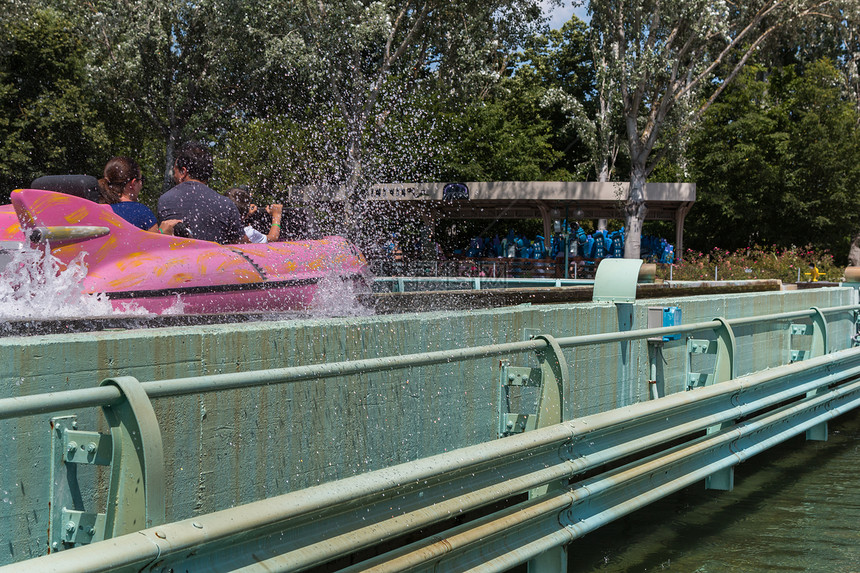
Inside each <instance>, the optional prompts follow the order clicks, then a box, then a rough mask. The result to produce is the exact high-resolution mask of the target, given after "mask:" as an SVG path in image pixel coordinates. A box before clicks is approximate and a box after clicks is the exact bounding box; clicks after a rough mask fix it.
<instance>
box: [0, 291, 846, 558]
mask: <svg viewBox="0 0 860 573" xmlns="http://www.w3.org/2000/svg"><path fill="white" fill-rule="evenodd" d="M857 309H858V307H857V306H853V305H851V306H842V307H833V308H828V309H823V310H818V309H811V310H808V311H795V312H789V313H782V314H776V315H767V316H760V317H751V318H743V319H734V320H723V319H720V320H715V321H710V322H702V323H697V324H690V325H683V326H674V327H666V328H654V329H644V330H637V331H627V332H615V333H605V334H597V335H589V336H575V337H567V338H558V339H554V338H552V337H550V336H542V337H539V338H535V339H533V340H529V341H524V342H516V343H507V344H499V345H489V346H482V347H474V348H466V349H455V350H447V351H438V352H429V353H422V354H414V355H406V356H396V357H387V358H376V359H367V360H358V361H352V362H341V363H334V364H319V365H313V366H301V367H292V368H283V369H275V370H267V371H262V372H247V373H236V374H220V375H214V376H204V377H197V378H179V379H172V380H161V381H155V382H145V383H139V382H137V381H136V380H134V379H132V378H123V379H122V380H119V381H114V382H112V383H109V384H108V385H105V386H101V387H99V388H93V389H83V390H71V391H65V392H57V393H50V394H43V395H38V396H29V397H18V398H7V399H3V400H0V419H6V418H12V417H18V416H24V415H33V414H37V413H47V412H54V411H59V410H69V409H74V408H80V407H96V406H101V407H104V408H106V409H110V410H111V411H112V412H113V414H112V418H109V419H111V426H112V428H113V431H114V432H116V433H117V434H119V435H121V434H123V433H125V434H126V435H128V436H132V437H138V436H139V439H138V441H137V442H134V440H132V442H128V443H127V442H123V441H122V440H119V438H118V437H117V438H115V439H114V448H116V447H117V444H120V450H124V451H125V452H126V454H128V453H129V452H132V454H133V456H134V452H136V456H134V457H135V458H136V460H134V463H133V464H132V465H133V466H135V467H133V468H132V471H131V473H130V474H129V476H130V479H132V480H134V479H139V480H140V481H141V482H142V483H143V484H144V488H143V490H144V491H145V495H144V496H143V497H142V498H139V499H138V502H137V505H135V507H133V508H131V509H128V511H129V512H131V513H132V514H134V515H136V516H137V520H136V522H137V523H138V524H140V525H143V524H144V520H141V519H140V517H141V516H142V517H144V518H145V520H146V522H147V523H148V525H151V526H150V527H147V528H146V529H143V528H142V527H140V526H138V528H139V529H142V530H141V531H137V532H135V533H131V534H129V530H128V528H127V527H126V526H123V527H116V528H114V529H113V530H110V529H107V530H106V531H105V533H104V535H103V537H105V538H106V541H104V542H100V543H93V544H90V545H83V546H81V547H77V548H75V549H74V551H59V552H55V553H52V554H51V555H47V556H45V557H40V558H37V559H35V560H29V561H25V562H21V563H17V564H12V565H9V566H6V567H3V568H0V571H4V572H5V571H12V570H24V569H26V570H40V571H54V570H55V571H90V570H93V568H94V567H95V566H96V565H95V564H98V568H99V570H104V571H126V570H135V571H137V570H167V569H169V568H171V567H180V566H181V568H183V569H184V568H191V569H206V570H225V571H226V570H235V569H238V568H244V569H243V570H260V571H263V570H265V571H271V570H289V571H299V570H303V569H307V568H309V567H313V566H315V565H320V564H323V563H326V562H328V561H331V560H333V559H336V558H338V557H341V556H344V555H348V554H350V553H352V552H354V551H357V550H359V549H362V548H365V547H367V546H369V545H373V544H377V543H380V542H384V541H390V540H391V539H394V538H397V537H399V536H402V535H404V534H406V533H409V532H415V531H417V530H418V529H420V528H425V527H429V526H433V525H434V524H440V523H443V522H445V521H446V520H449V519H450V518H451V517H452V516H454V515H460V514H462V513H463V512H466V511H469V510H472V509H478V508H484V507H487V506H488V505H490V504H492V503H495V502H498V501H501V500H504V499H510V498H512V497H515V496H517V495H520V494H525V493H526V492H531V496H530V498H529V499H528V500H526V501H522V502H521V503H517V504H515V505H512V506H510V507H508V508H505V509H503V510H500V511H495V512H493V513H491V514H489V515H487V516H484V517H481V518H479V519H476V520H472V521H469V522H467V523H464V524H462V525H458V526H455V527H452V528H450V529H447V530H445V531H444V532H441V533H438V534H436V535H431V536H429V537H426V538H424V539H421V540H420V541H417V542H414V543H411V544H406V545H404V546H403V547H400V548H399V549H395V550H393V551H391V552H388V553H386V554H384V555H381V556H378V557H374V558H371V559H370V560H368V561H366V562H362V563H361V564H360V565H357V566H356V567H355V568H353V569H355V570H357V569H358V568H359V567H360V568H362V569H363V568H365V567H371V566H373V567H378V568H379V570H412V569H416V568H417V569H422V568H426V567H428V566H429V565H431V564H437V565H439V567H440V568H441V569H442V570H462V569H465V568H468V567H474V568H476V570H486V571H501V570H504V569H506V568H509V567H511V566H513V565H515V564H518V563H522V562H525V561H527V560H530V559H537V560H541V559H542V560H543V561H540V566H541V567H542V568H545V569H546V570H561V569H560V566H561V565H560V564H561V559H562V557H563V553H560V552H559V551H558V548H560V547H562V546H563V545H564V544H565V543H567V542H569V541H571V540H572V539H575V538H576V537H579V536H581V535H583V534H584V533H586V532H588V531H591V530H593V529H595V528H596V527H599V526H600V525H602V524H603V523H606V522H608V521H610V520H612V519H615V518H617V517H620V516H621V515H624V514H625V513H628V512H630V511H633V510H634V509H636V508H638V507H641V506H643V505H645V504H647V503H650V501H653V500H655V499H658V498H659V497H663V496H665V495H668V494H669V493H672V492H674V491H677V490H678V489H680V488H682V487H685V486H686V485H689V484H690V483H693V482H695V481H698V480H700V479H702V478H705V477H707V476H713V475H719V472H724V471H725V470H727V469H730V468H731V467H732V466H734V465H735V464H737V463H738V462H740V461H742V459H744V458H745V457H747V456H750V455H754V454H755V453H757V452H758V451H761V450H762V449H765V448H767V447H770V446H772V445H774V444H776V443H778V442H780V441H783V440H785V439H787V438H788V437H791V436H793V435H796V434H797V433H800V432H803V431H807V432H808V437H809V438H810V439H821V438H824V437H826V425H824V424H825V423H826V421H827V420H828V419H830V418H832V417H835V416H836V415H838V414H840V413H842V412H843V411H847V410H849V409H852V408H855V407H857V406H858V405H860V382H857V381H856V380H854V379H855V378H857V377H860V348H852V349H850V350H843V351H839V352H835V353H832V354H828V355H824V356H817V357H813V358H809V359H807V360H805V361H804V362H799V363H795V364H791V365H788V366H783V367H780V368H774V369H771V370H767V371H764V372H760V373H756V374H752V375H749V376H745V377H742V378H737V379H734V380H730V381H726V382H724V383H720V384H713V385H708V386H704V387H700V388H696V389H694V390H691V391H689V392H684V393H678V394H673V395H670V396H667V397H664V398H661V399H659V400H653V401H649V402H644V403H640V404H636V405H633V406H629V407H626V408H622V409H620V410H615V411H611V412H606V413H602V414H597V415H594V416H588V417H585V418H581V419H578V420H574V421H568V422H561V419H560V417H561V412H562V403H563V400H564V398H565V396H566V395H567V394H566V392H567V388H568V386H569V383H568V382H567V380H566V376H567V374H566V372H565V371H566V367H564V364H563V356H561V355H560V350H561V349H563V348H574V347H578V346H584V345H588V344H602V343H610V342H622V341H627V340H635V339H643V338H654V337H662V336H667V335H675V334H686V333H692V332H696V331H701V330H716V331H717V332H718V333H719V332H720V331H722V332H728V333H729V334H731V329H732V327H733V326H741V325H750V324H754V323H759V322H770V321H778V322H784V321H791V320H796V319H803V318H806V319H811V320H812V322H811V326H812V328H813V329H815V328H822V327H823V328H824V330H825V331H826V320H824V316H825V315H828V314H833V313H840V312H856V311H857ZM818 340H819V342H820V341H822V340H826V337H824V335H823V334H821V333H819V338H818ZM733 341H734V338H733V336H717V339H716V342H715V344H716V345H717V346H719V345H720V344H723V345H732V344H733ZM819 346H820V347H821V348H822V349H823V348H826V342H824V343H823V346H822V345H820V344H819ZM529 351H536V352H539V353H540V354H539V359H540V362H541V365H542V370H543V372H544V374H545V376H546V379H545V380H544V384H543V385H542V395H541V405H542V406H541V407H539V412H538V417H539V418H540V420H539V422H538V423H537V425H536V426H537V427H538V429H535V430H533V431H530V432H526V433H521V434H517V435H512V436H510V437H507V438H504V439H501V440H496V441H492V442H488V443H484V444H479V445H476V446H472V447H469V448H463V449H460V450H456V451H453V452H449V453H445V454H441V455H438V456H433V457H430V458H425V459H421V460H416V461H414V462H410V463H406V464H401V465H398V466H394V467H391V468H387V469H383V470H378V471H375V472H370V473H367V474H363V475H359V476H355V477H352V478H347V479H345V480H340V481H337V482H331V483H327V484H324V485H321V486H317V487H312V488H308V489H305V490H301V491H298V492H293V493H289V494H285V495H281V496H278V497H275V498H271V499H267V500H262V501H259V502H254V503H251V504H248V505H245V506H241V507H237V508H232V509H228V510H224V511H220V512H216V513H213V514H209V515H203V516H198V517H196V518H193V519H189V520H183V521H179V522H175V523H171V524H159V522H158V515H159V509H158V507H157V504H158V502H159V500H158V499H157V497H158V491H159V489H160V487H163V483H159V482H160V481H161V480H163V475H161V472H163V468H158V467H154V466H157V465H158V464H159V461H158V460H157V459H153V457H157V456H154V455H153V454H152V452H153V448H155V449H156V450H157V449H158V448H160V434H157V432H158V430H157V421H153V420H154V417H149V414H148V410H147V408H146V406H148V401H147V402H146V404H145V405H144V406H141V400H142V399H145V397H146V396H148V397H149V398H150V399H153V398H159V397H165V396H179V395H184V394H196V393H204V392H213V391H219V390H225V389H235V388H246V387H252V386H261V385H265V384H273V383H294V382H300V381H303V380H312V379H313V380H315V379H319V378H326V377H333V376H346V375H350V374H357V373H367V372H373V371H381V370H390V369H398V368H409V367H415V366H422V365H429V364H439V363H442V362H449V361H452V360H465V359H473V358H482V357H490V356H500V355H504V354H512V353H518V352H529ZM716 354H717V357H718V361H717V362H718V363H719V361H720V360H723V361H729V363H730V364H729V367H728V368H723V371H724V374H723V375H725V373H726V372H729V373H731V372H733V371H734V370H733V366H732V365H731V362H732V361H733V356H734V352H733V351H732V350H729V349H725V350H724V351H723V352H717V353H716ZM719 368H720V366H719V364H717V365H716V366H715V371H716V370H718V369H719ZM714 380H716V378H714ZM149 409H150V410H151V406H149ZM739 420H740V421H739ZM558 422H561V423H558ZM153 424H155V432H156V434H157V435H156V436H154V437H153V436H151V435H150V436H149V437H145V436H142V435H141V434H145V433H147V431H148V432H149V433H150V434H151V433H152V429H153V428H152V425H153ZM541 426H547V427H541ZM703 431H704V432H706V433H705V434H704V435H701V434H702V432H703ZM135 439H137V438H135ZM117 440H119V441H117ZM678 440H683V441H682V443H680V445H674V446H671V447H670V446H668V444H670V443H676V442H677V441H678ZM124 443H125V444H126V445H125V446H122V444H124ZM129 443H131V445H128V444H129ZM655 448H656V449H657V450H658V451H657V452H656V453H651V454H650V455H648V456H645V457H641V456H642V455H643V454H642V452H645V451H646V450H653V449H655ZM93 455H95V454H94V453H93ZM637 455H638V456H640V459H637V460H635V461H633V462H630V463H626V464H625V465H623V466H620V467H615V468H612V469H609V470H608V471H603V472H602V473H599V474H596V475H586V479H580V481H571V482H570V483H568V480H577V479H578V478H577V476H582V475H583V474H584V473H586V472H594V471H596V469H597V468H600V467H602V466H605V465H606V464H610V465H611V464H613V463H615V464H617V463H619V460H622V459H627V458H629V457H630V456H637ZM117 465H118V466H123V468H124V469H127V467H126V466H127V462H119V461H118V462H117ZM112 473H113V474H122V473H123V472H122V471H120V468H118V467H113V468H112ZM113 479H114V478H113V477H112V478H111V480H112V482H111V488H110V491H111V494H112V498H111V500H110V501H109V512H110V505H111V504H114V505H118V504H121V501H122V498H121V496H122V495H124V490H123V487H121V486H118V487H116V488H115V487H114V482H113ZM117 479H118V480H122V479H126V480H128V479H129V477H126V478H122V477H117ZM118 483H120V484H121V483H123V482H122V481H120V482H118ZM125 483H129V482H128V481H126V482H125ZM716 485H717V487H723V488H725V489H730V487H731V476H730V475H729V477H728V479H725V478H724V479H721V480H717V483H716ZM160 501H161V504H162V507H161V511H162V512H163V500H160ZM135 512H136V513H135ZM120 513H121V512H120ZM115 514H116V512H115ZM162 515H163V513H162ZM162 519H163V517H162ZM114 521H117V520H116V519H114ZM120 521H121V520H120ZM126 521H127V520H126ZM132 521H134V520H132ZM99 538H100V537H99ZM479 541H480V542H479ZM553 550H554V551H553ZM547 561H551V562H552V563H547ZM538 562H539V561H535V563H538ZM34 568H35V569H34Z"/></svg>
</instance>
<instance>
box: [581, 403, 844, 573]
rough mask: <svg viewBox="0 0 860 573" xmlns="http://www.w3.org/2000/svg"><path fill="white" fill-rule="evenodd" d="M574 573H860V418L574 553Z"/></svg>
mask: <svg viewBox="0 0 860 573" xmlns="http://www.w3.org/2000/svg"><path fill="white" fill-rule="evenodd" d="M569 556H570V561H569V567H568V572H569V573H584V572H593V571H600V572H639V571H677V572H696V573H723V572H738V573H740V572H744V573H757V572H762V573H763V572H768V573H771V572H780V571H816V572H817V571H822V572H830V571H833V572H840V573H842V572H844V573H860V408H858V409H855V410H854V411H853V412H849V413H848V414H846V415H843V416H842V417H840V418H837V419H836V420H833V421H831V422H830V436H829V440H828V441H827V442H807V441H806V440H805V439H804V437H803V435H801V436H798V437H796V438H793V439H791V440H789V441H787V442H785V443H783V444H781V445H779V446H777V447H776V448H772V449H770V450H768V451H767V452H764V453H762V454H759V455H758V456H756V457H754V458H752V459H750V460H748V461H747V462H745V463H743V464H741V465H740V466H737V467H736V468H735V489H734V490H733V491H731V492H721V491H706V490H705V489H704V485H703V483H701V482H700V483H698V484H695V485H693V486H690V487H688V488H686V489H684V490H681V491H680V492H678V493H676V494H674V495H671V496H669V497H667V498H664V499H663V500H661V501H659V502H657V503H656V504H652V505H651V506H648V507H646V508H644V509H642V510H639V511H637V512H635V513H633V514H631V515H629V516H627V517H624V518H621V519H620V520H618V521H616V522H614V523H612V524H609V525H607V526H605V527H603V528H601V529H599V530H598V531H596V532H593V533H590V534H588V535H586V536H585V537H583V538H582V539H579V540H577V541H576V542H574V543H573V544H571V546H570V548H569Z"/></svg>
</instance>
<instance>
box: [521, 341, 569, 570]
mask: <svg viewBox="0 0 860 573" xmlns="http://www.w3.org/2000/svg"><path fill="white" fill-rule="evenodd" d="M535 339H538V340H544V341H546V347H545V348H541V349H539V350H537V351H535V352H536V354H537V357H538V362H539V363H540V369H541V380H542V384H541V393H540V400H539V402H538V412H537V424H536V425H537V428H546V427H549V426H552V425H555V424H560V423H561V422H563V421H564V418H565V416H564V401H565V399H567V398H568V397H569V396H570V380H569V377H568V369H567V361H566V360H565V359H564V354H562V350H561V347H560V346H559V345H558V342H556V340H555V338H553V337H552V336H550V335H548V334H541V335H538V336H535ZM562 491H564V482H563V480H559V481H556V482H554V483H552V484H548V485H544V486H541V487H539V488H535V489H532V490H529V499H533V498H536V497H540V496H543V495H547V494H551V495H552V494H555V495H558V494H559V493H561V492H562ZM528 571H529V573H565V572H566V571H567V545H558V546H556V547H553V548H552V549H549V550H548V551H544V552H543V553H541V554H539V555H538V556H537V557H534V558H533V559H530V560H529V561H528Z"/></svg>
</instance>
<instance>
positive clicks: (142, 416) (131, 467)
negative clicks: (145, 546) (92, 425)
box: [102, 376, 165, 539]
mask: <svg viewBox="0 0 860 573" xmlns="http://www.w3.org/2000/svg"><path fill="white" fill-rule="evenodd" d="M106 385H111V386H116V387H117V388H119V390H120V392H122V395H123V399H122V401H120V402H119V403H118V404H114V405H109V406H104V407H103V411H104V415H105V418H106V419H107V421H108V423H109V424H110V428H111V437H112V442H113V454H112V460H111V475H110V486H109V489H108V505H107V510H106V512H105V539H107V538H110V537H117V536H119V535H123V534H125V533H132V532H134V531H139V530H140V529H144V528H147V527H152V526H154V525H160V524H162V523H163V522H164V512H165V508H164V487H165V484H164V450H163V448H162V443H161V431H160V430H159V427H158V419H157V418H156V417H155V411H154V410H153V409H152V403H151V402H150V401H149V397H148V396H147V395H146V392H145V391H144V390H143V388H142V387H141V385H140V382H138V380H137V379H136V378H133V377H131V376H120V377H117V378H109V379H107V380H105V381H103V382H102V386H106Z"/></svg>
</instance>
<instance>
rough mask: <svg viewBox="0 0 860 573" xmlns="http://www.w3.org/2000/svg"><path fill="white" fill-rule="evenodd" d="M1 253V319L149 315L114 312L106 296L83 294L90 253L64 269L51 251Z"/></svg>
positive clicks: (14, 249)
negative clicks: (86, 258)
mask: <svg viewBox="0 0 860 573" xmlns="http://www.w3.org/2000/svg"><path fill="white" fill-rule="evenodd" d="M0 254H2V257H0V266H2V271H0V320H2V319H5V320H12V319H14V320H21V319H47V318H72V317H93V316H111V315H117V314H121V315H129V314H130V315H145V314H149V313H148V312H146V311H145V310H143V309H141V308H139V307H137V306H136V305H127V306H126V307H125V308H123V309H120V310H115V309H114V308H113V307H112V306H111V303H110V301H109V300H108V299H107V297H106V296H105V295H104V294H102V293H96V294H88V293H84V289H83V286H82V283H83V280H84V277H86V275H87V266H86V264H85V262H84V259H85V257H86V254H87V253H80V254H79V255H78V256H77V257H75V258H74V259H72V261H70V262H69V264H68V265H66V266H65V268H63V265H61V264H60V261H58V260H57V259H56V257H54V256H53V255H51V254H50V252H48V253H47V254H46V253H45V252H42V251H41V250H39V249H31V248H29V247H27V246H25V245H17V246H16V247H11V248H10V247H6V248H4V249H2V250H0ZM4 262H5V265H4V264H3V263H4Z"/></svg>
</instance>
